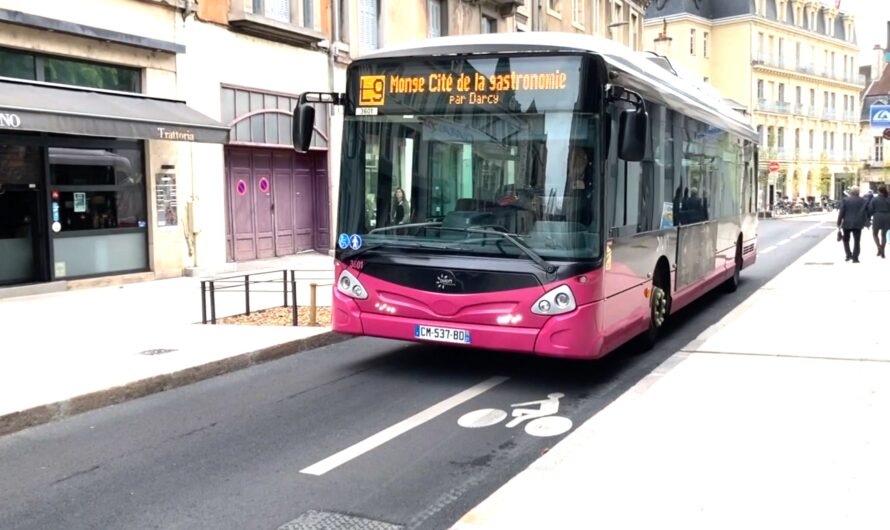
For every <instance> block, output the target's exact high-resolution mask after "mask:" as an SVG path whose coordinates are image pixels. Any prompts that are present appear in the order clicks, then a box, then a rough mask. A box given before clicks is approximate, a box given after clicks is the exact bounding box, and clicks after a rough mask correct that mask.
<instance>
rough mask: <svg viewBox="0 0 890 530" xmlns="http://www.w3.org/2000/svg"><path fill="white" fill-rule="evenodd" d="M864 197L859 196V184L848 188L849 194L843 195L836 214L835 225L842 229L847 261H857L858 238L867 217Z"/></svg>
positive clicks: (860, 235)
mask: <svg viewBox="0 0 890 530" xmlns="http://www.w3.org/2000/svg"><path fill="white" fill-rule="evenodd" d="M866 206H867V205H866V202H865V199H863V198H862V197H860V196H859V186H853V187H852V188H850V194H849V196H847V197H844V200H843V202H842V203H841V209H840V210H838V214H837V226H838V228H842V229H843V231H844V235H843V240H844V252H845V253H846V254H847V261H852V262H853V263H859V240H860V238H861V237H862V228H863V227H864V226H865V221H866V220H867V219H868V212H867V210H866ZM850 237H852V238H853V251H852V252H851V251H850Z"/></svg>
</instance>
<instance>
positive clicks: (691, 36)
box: [689, 28, 695, 55]
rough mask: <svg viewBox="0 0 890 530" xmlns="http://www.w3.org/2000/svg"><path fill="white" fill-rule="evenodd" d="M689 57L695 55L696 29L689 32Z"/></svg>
mask: <svg viewBox="0 0 890 530" xmlns="http://www.w3.org/2000/svg"><path fill="white" fill-rule="evenodd" d="M689 55H695V28H692V29H690V30H689Z"/></svg>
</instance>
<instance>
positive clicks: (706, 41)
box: [702, 31, 710, 58]
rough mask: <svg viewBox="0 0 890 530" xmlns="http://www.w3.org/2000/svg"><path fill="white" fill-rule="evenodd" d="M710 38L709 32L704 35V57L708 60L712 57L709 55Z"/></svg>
mask: <svg viewBox="0 0 890 530" xmlns="http://www.w3.org/2000/svg"><path fill="white" fill-rule="evenodd" d="M708 36H709V34H708V32H707V31H705V32H704V33H703V34H702V55H703V56H705V57H706V58H707V57H710V55H708Z"/></svg>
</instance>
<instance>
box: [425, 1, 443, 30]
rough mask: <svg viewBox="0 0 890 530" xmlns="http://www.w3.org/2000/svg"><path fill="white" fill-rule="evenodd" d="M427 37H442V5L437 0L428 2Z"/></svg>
mask: <svg viewBox="0 0 890 530" xmlns="http://www.w3.org/2000/svg"><path fill="white" fill-rule="evenodd" d="M428 5H429V13H430V20H429V27H430V31H429V36H430V37H441V36H442V3H441V2H440V1H439V0H429V3H428Z"/></svg>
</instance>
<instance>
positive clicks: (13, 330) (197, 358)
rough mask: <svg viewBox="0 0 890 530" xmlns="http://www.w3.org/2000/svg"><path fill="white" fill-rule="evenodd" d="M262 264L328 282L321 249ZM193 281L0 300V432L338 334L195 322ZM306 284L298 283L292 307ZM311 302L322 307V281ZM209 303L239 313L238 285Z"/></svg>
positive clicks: (274, 298)
mask: <svg viewBox="0 0 890 530" xmlns="http://www.w3.org/2000/svg"><path fill="white" fill-rule="evenodd" d="M264 265H265V266H272V267H274V266H277V267H278V268H294V269H301V270H310V269H312V270H319V269H321V270H322V272H313V273H307V274H304V275H303V277H305V278H311V279H312V281H318V279H319V276H323V277H325V280H324V281H325V283H332V281H333V259H332V258H330V257H328V256H324V255H321V254H304V255H299V256H293V257H289V258H288V259H287V260H283V261H279V262H266V263H264ZM274 277H275V278H276V279H277V278H279V276H278V275H275V276H274ZM201 279H202V278H200V277H181V278H174V279H169V280H155V281H147V282H142V283H131V284H126V285H120V286H113V287H98V288H82V289H74V290H69V291H64V292H57V293H49V294H41V295H34V296H22V297H16V298H6V299H0V322H3V326H2V329H3V334H2V342H0V435H3V434H6V433H9V432H14V431H17V430H20V429H22V428H26V427H29V426H32V425H37V424H40V423H45V422H47V421H52V420H55V419H60V418H62V417H65V416H68V415H72V414H76V413H78V412H83V411H85V410H89V409H92V408H97V407H100V406H103V405H108V404H112V403H116V402H120V401H123V400H125V399H132V398H134V397H139V396H142V395H147V394H150V393H153V392H158V391H161V390H164V389H167V388H172V387H175V386H180V385H183V384H188V383H191V382H194V381H197V380H200V379H204V378H207V377H212V376H214V375H218V374H221V373H225V372H227V371H231V370H234V369H237V368H240V367H244V366H248V365H250V364H253V363H256V362H261V361H264V360H269V359H272V358H276V357H280V356H283V355H287V354H289V353H293V352H296V351H299V350H302V349H308V348H314V347H317V346H320V345H323V344H327V343H332V342H335V341H338V340H342V339H343V338H344V337H342V336H339V335H335V334H333V333H331V332H330V328H324V327H285V326H240V325H215V326H214V325H210V324H207V325H203V324H201V289H200V283H201ZM309 282H310V280H309V279H307V280H303V281H300V282H298V287H297V292H298V295H299V296H298V300H297V302H298V305H300V306H304V305H307V304H308V300H309V289H308V283H309ZM319 283H321V282H319ZM261 290H270V291H271V292H260V291H261ZM208 303H209V302H208ZM250 303H251V310H252V311H256V310H259V309H264V308H269V307H277V306H281V305H282V304H283V294H282V291H281V283H280V282H279V283H277V284H264V285H255V286H252V293H251V297H250ZM317 303H318V305H320V306H330V304H331V288H330V287H319V289H318V300H317ZM216 305H217V318H221V317H224V316H228V315H235V314H240V313H243V312H244V292H243V288H240V287H239V289H238V290H234V291H225V290H219V289H218V290H217V292H216ZM208 318H209V309H208Z"/></svg>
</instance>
